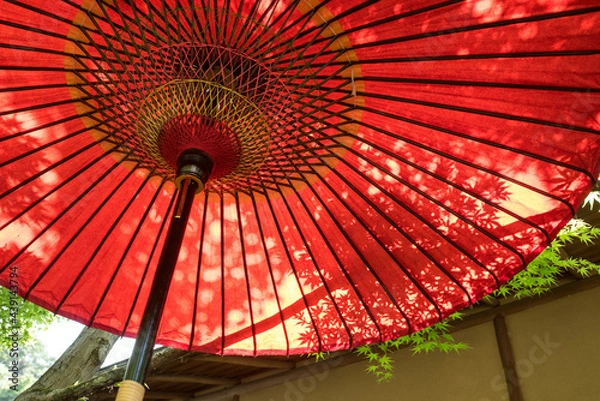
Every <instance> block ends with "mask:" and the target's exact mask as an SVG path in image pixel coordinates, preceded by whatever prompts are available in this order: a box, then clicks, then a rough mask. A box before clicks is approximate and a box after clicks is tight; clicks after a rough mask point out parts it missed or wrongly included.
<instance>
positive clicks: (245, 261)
mask: <svg viewBox="0 0 600 401" xmlns="http://www.w3.org/2000/svg"><path fill="white" fill-rule="evenodd" d="M233 196H234V199H235V208H236V212H237V221H238V230H239V233H240V235H239V239H240V246H241V252H242V265H243V267H244V275H245V276H246V295H247V297H248V312H249V314H250V324H251V326H252V343H253V345H254V352H253V355H254V356H256V350H257V347H256V328H255V326H254V311H253V310H252V292H251V291H250V276H249V275H248V261H247V260H246V247H245V245H244V229H243V227H242V213H241V210H240V200H239V195H238V194H237V192H234V194H233Z"/></svg>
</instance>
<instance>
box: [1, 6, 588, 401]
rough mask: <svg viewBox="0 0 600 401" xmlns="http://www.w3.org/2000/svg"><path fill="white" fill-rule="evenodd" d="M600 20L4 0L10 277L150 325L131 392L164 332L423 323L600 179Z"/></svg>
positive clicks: (466, 9) (533, 245)
mask: <svg viewBox="0 0 600 401" xmlns="http://www.w3.org/2000/svg"><path fill="white" fill-rule="evenodd" d="M599 33H600V7H598V3H597V1H592V0H590V1H585V0H573V1H568V2H567V1H554V2H517V1H502V0H495V1H494V0H480V1H458V0H450V1H440V0H435V1H430V0H419V1H402V2H397V1H361V0H345V1H337V0H331V1H322V2H319V1H317V0H297V1H289V0H282V1H262V2H261V1H243V0H231V1H213V2H204V1H202V2H191V1H190V2H186V1H180V0H162V1H158V0H137V1H124V0H112V1H111V0H104V1H100V0H97V1H94V0H65V1H45V0H44V1H42V0H39V1H37V0H28V1H16V0H6V1H4V2H2V3H1V5H0V118H1V119H2V122H1V125H0V126H1V137H0V155H1V159H0V168H1V172H2V180H1V182H0V185H1V188H0V194H1V195H0V197H1V203H0V227H1V230H2V231H1V234H0V235H1V237H0V238H1V241H0V246H1V247H2V248H1V251H0V262H1V263H0V266H2V275H1V279H0V283H2V284H3V285H7V284H8V280H9V279H8V277H9V276H8V274H9V272H10V271H11V270H12V271H18V287H19V291H20V294H21V295H22V296H24V297H25V298H27V299H30V300H31V301H33V302H36V303H38V304H40V305H42V306H44V307H45V308H47V309H49V310H51V311H54V312H56V313H59V314H61V315H64V316H67V317H70V318H73V319H75V320H78V321H80V322H82V323H85V324H88V325H91V326H94V327H98V328H101V329H104V330H108V331H111V332H114V333H118V334H121V335H127V336H135V335H138V341H137V344H136V351H134V355H133V357H132V358H131V360H130V363H129V366H128V369H127V372H126V375H125V376H126V377H125V378H126V379H127V381H126V383H130V382H134V384H126V385H124V388H126V389H125V390H124V392H128V391H133V392H138V391H139V392H140V394H139V395H141V392H143V390H142V389H140V388H141V387H142V386H140V385H139V384H136V382H137V383H142V382H143V380H144V375H145V371H146V369H147V366H148V360H149V357H150V353H151V348H152V345H153V344H154V342H155V340H156V341H158V342H160V343H162V344H165V345H170V346H174V347H179V348H184V349H189V350H193V351H201V352H211V353H218V354H243V355H254V356H257V355H270V354H283V355H287V354H292V353H307V352H315V351H333V350H338V349H346V348H351V347H355V346H358V345H361V344H366V343H371V342H376V341H383V340H387V339H391V338H395V337H398V336H402V335H405V334H407V333H410V332H413V331H415V330H419V329H421V328H424V327H426V326H428V325H430V324H433V323H435V322H438V321H440V320H441V319H444V318H445V317H446V316H448V315H449V314H450V313H452V312H454V311H456V310H459V309H461V308H464V307H466V306H468V305H469V304H471V303H473V302H475V301H477V300H478V299H480V298H481V297H482V296H484V295H486V294H488V293H489V292H491V291H493V290H494V289H495V288H497V287H498V286H499V285H501V284H502V283H503V282H505V281H506V280H508V279H509V278H510V277H512V276H513V275H514V274H516V273H517V272H519V271H520V270H521V269H523V268H524V267H525V266H526V265H527V263H528V262H529V261H531V260H532V258H534V257H535V256H536V255H537V254H538V253H539V252H540V251H541V250H542V249H543V248H544V247H545V246H546V245H548V243H549V242H550V241H551V240H552V238H553V237H554V236H555V235H556V233H557V231H558V230H559V229H560V228H561V227H562V226H563V225H564V224H565V223H566V222H567V221H568V220H569V219H570V218H571V217H572V215H573V214H574V211H575V209H576V206H577V205H578V203H579V202H580V201H581V199H582V197H583V196H584V195H585V193H586V191H588V190H589V189H590V187H591V186H592V185H593V183H594V182H595V178H596V177H597V175H598V158H599V155H600V149H599V145H600V137H599V136H598V134H599V133H600V132H599V129H600V125H599V116H600V94H599V92H600V71H599V69H598V65H600V56H599V53H600V50H599V45H598V43H600V40H599V39H600V35H599ZM176 194H178V195H176ZM167 232H168V234H167ZM161 250H162V251H161ZM161 255H162V256H161ZM152 282H153V283H154V284H152V285H151V283H152ZM151 287H152V289H151ZM144 310H145V311H146V312H144ZM159 323H160V326H159ZM130 386H133V387H132V389H130ZM121 396H123V397H125V395H123V394H121ZM121 396H120V397H121ZM127 397H128V396H127Z"/></svg>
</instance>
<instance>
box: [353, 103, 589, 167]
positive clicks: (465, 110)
mask: <svg viewBox="0 0 600 401" xmlns="http://www.w3.org/2000/svg"><path fill="white" fill-rule="evenodd" d="M360 95H361V96H366V97H372V98H377V99H384V100H391V101H394V102H399V103H408V104H416V105H419V106H425V107H432V108H436V109H444V110H453V111H460V112H463V113H467V114H475V115H482V116H488V117H494V118H499V119H503V120H511V121H520V122H526V123H529V124H535V125H542V126H547V127H553V128H561V129H568V130H571V131H579V132H586V133H589V134H596V135H600V131H598V130H595V129H592V128H586V127H578V126H573V125H569V124H560V123H556V122H552V121H548V120H541V119H538V118H531V117H523V116H517V115H514V114H506V113H498V112H493V111H488V110H483V109H475V108H471V107H462V106H453V105H450V104H444V103H436V102H428V101H424V100H416V99H410V98H404V97H399V96H393V95H382V94H375V93H364V92H361V93H360ZM359 107H363V106H359ZM363 110H365V111H370V112H372V110H374V109H368V108H366V107H365V108H363ZM381 113H384V112H381ZM390 115H392V114H390ZM463 135H464V134H463ZM547 160H549V159H546V160H544V161H547Z"/></svg>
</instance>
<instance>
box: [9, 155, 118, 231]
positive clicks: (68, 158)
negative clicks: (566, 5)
mask: <svg viewBox="0 0 600 401" xmlns="http://www.w3.org/2000/svg"><path fill="white" fill-rule="evenodd" d="M95 146H97V144H96V143H90V144H89V145H87V146H85V147H84V148H82V149H78V151H77V152H75V153H73V154H70V155H68V156H66V157H64V158H62V159H61V160H60V161H59V162H57V163H55V164H53V165H51V166H49V167H47V168H45V169H44V170H42V171H40V172H38V173H36V174H34V175H32V176H31V177H29V178H27V179H25V180H23V181H21V182H20V183H19V184H17V185H15V186H12V187H11V188H9V189H8V190H6V191H4V193H3V194H1V195H0V199H1V198H4V197H5V196H7V195H10V194H11V193H13V192H14V191H16V190H18V189H20V188H23V187H24V186H26V185H27V184H29V183H30V182H32V181H35V180H36V179H38V178H39V177H41V176H42V175H44V174H46V173H48V172H49V171H52V170H54V169H55V168H56V167H57V166H60V165H61V164H63V163H66V162H67V161H69V160H71V159H73V158H74V157H76V156H78V155H80V154H82V153H84V152H85V151H87V150H89V149H91V148H93V147H95ZM111 150H112V149H111ZM108 153H109V151H107V152H105V153H103V154H101V155H100V156H98V157H97V158H95V159H94V160H92V161H91V162H90V163H88V164H87V165H86V166H85V167H83V168H82V169H80V170H78V171H77V172H76V173H75V174H73V175H71V176H70V177H69V178H67V179H65V180H64V181H63V182H61V183H60V184H59V185H58V186H56V187H54V188H53V189H52V190H51V191H50V192H48V193H46V194H45V195H44V196H43V197H41V198H39V199H37V200H36V201H35V202H33V203H32V204H30V205H29V206H28V207H27V208H25V209H23V210H21V211H20V212H19V213H17V214H16V215H14V216H12V219H11V220H9V221H8V222H7V223H5V224H3V225H2V227H0V230H3V229H4V228H6V227H7V226H8V225H9V224H12V223H13V222H14V221H15V220H17V219H19V218H20V217H21V216H23V215H24V214H25V213H27V212H28V211H29V210H31V209H32V208H33V207H35V206H36V205H38V204H39V203H40V202H42V201H43V200H44V199H45V198H46V197H48V196H50V195H51V194H52V193H54V192H55V191H57V190H58V189H60V188H62V187H63V186H64V185H66V184H68V183H69V182H71V181H72V180H74V179H75V178H77V177H78V176H79V175H80V174H81V173H83V172H84V171H85V170H87V169H88V168H90V167H91V166H93V165H94V164H96V163H97V162H99V161H100V160H102V159H103V158H104V157H106V155H107V154H108Z"/></svg>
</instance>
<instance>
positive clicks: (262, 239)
mask: <svg viewBox="0 0 600 401" xmlns="http://www.w3.org/2000/svg"><path fill="white" fill-rule="evenodd" d="M249 197H250V199H251V200H252V207H253V208H254V215H255V216H256V222H257V223H258V233H259V238H260V242H261V244H262V249H263V252H264V254H265V260H266V262H267V269H268V270H269V277H270V278H271V285H272V287H273V292H274V293H275V301H276V302H277V310H278V311H279V318H280V319H281V327H282V329H283V334H284V336H285V344H286V355H289V353H290V339H289V334H288V332H287V324H286V321H285V318H284V316H283V311H282V308H281V300H280V299H279V292H278V291H277V283H276V280H275V276H274V275H273V266H272V265H271V258H270V257H269V251H268V249H267V244H266V241H265V233H264V230H263V227H262V221H261V219H260V213H258V208H257V204H256V198H255V194H254V192H251V194H250V195H249Z"/></svg>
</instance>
